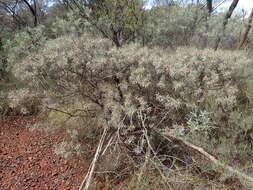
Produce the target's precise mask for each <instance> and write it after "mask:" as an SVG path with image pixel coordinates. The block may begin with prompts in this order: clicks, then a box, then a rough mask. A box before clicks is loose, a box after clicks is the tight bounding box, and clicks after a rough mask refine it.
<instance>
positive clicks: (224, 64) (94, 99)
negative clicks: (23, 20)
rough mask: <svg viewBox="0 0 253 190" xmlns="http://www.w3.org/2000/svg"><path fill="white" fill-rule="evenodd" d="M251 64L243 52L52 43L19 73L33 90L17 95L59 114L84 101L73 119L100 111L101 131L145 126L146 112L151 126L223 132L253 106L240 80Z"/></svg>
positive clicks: (85, 40)
mask: <svg viewBox="0 0 253 190" xmlns="http://www.w3.org/2000/svg"><path fill="white" fill-rule="evenodd" d="M248 63H249V60H247V59H246V55H245V54H243V53H242V52H233V54H231V53H230V52H229V51H227V52H226V51H216V52H215V51H213V50H210V49H205V50H198V49H195V48H178V49H177V50H176V52H173V53H170V51H169V50H160V49H159V48H142V47H140V46H139V45H134V44H132V45H128V46H125V47H124V48H121V49H116V48H113V47H112V46H111V43H110V42H109V41H107V40H104V39H100V40H98V39H92V38H91V37H90V36H89V35H83V36H82V37H80V38H73V37H72V36H62V37H60V38H57V39H54V40H48V41H47V42H46V43H45V45H44V46H43V47H42V48H41V49H40V50H39V51H38V52H35V53H30V54H29V55H28V56H27V57H26V58H25V59H24V60H23V61H22V62H21V63H20V64H19V65H16V67H14V69H13V72H14V73H15V76H16V77H17V78H21V79H22V80H24V81H26V87H27V88H26V91H27V92H26V93H24V89H22V90H21V91H22V93H21V92H20V93H15V94H19V95H20V97H19V98H20V99H21V100H22V99H25V100H27V94H29V95H30V96H31V95H32V96H35V97H38V98H42V99H41V100H42V102H43V104H42V105H43V107H44V108H47V107H50V108H54V109H60V108H61V107H62V106H63V105H64V104H65V105H68V104H69V105H71V104H73V102H76V101H79V102H80V105H79V106H78V108H76V110H75V109H72V112H73V113H70V114H72V115H75V113H78V114H79V115H82V116H86V117H91V116H92V115H94V114H95V115H96V117H97V118H99V120H101V127H103V126H104V125H108V126H109V127H110V128H112V129H114V130H119V129H120V130H123V131H125V132H129V131H132V130H134V131H138V130H140V129H141V126H140V125H142V124H141V123H140V122H139V120H140V118H139V117H140V113H141V114H144V115H145V125H146V126H147V127H148V128H153V129H155V130H169V131H173V132H174V133H175V134H179V135H186V134H191V133H196V132H207V131H210V130H211V131H212V130H216V131H224V125H228V124H229V123H228V122H229V118H230V117H232V115H231V114H232V113H234V111H235V110H238V109H241V107H242V106H244V104H245V102H248V101H249V100H248V97H247V96H246V94H245V93H244V92H243V90H244V89H243V88H244V86H245V84H244V83H245V82H243V80H242V79H241V77H242V76H243V75H242V74H241V75H240V73H243V69H244V68H245V67H246V65H247V64H248ZM29 89H30V90H32V91H30V90H29ZM31 92H33V93H31ZM17 105H18V104H17ZM78 114H77V115H78ZM104 127H105V126H104ZM229 130H232V128H229ZM221 136H222V135H221V134H219V137H221ZM213 137H214V138H218V136H217V137H215V136H213Z"/></svg>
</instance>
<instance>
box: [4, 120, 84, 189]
mask: <svg viewBox="0 0 253 190" xmlns="http://www.w3.org/2000/svg"><path fill="white" fill-rule="evenodd" d="M29 122H34V118H32V117H25V118H20V117H8V118H4V119H1V118H0V189H1V190H76V189H78V186H79V185H80V183H81V180H82V177H83V176H84V174H85V171H86V168H87V162H86V163H85V160H84V159H82V158H80V157H78V156H75V157H73V158H71V159H69V160H66V159H64V158H62V157H61V156H58V155H56V154H55V153H54V152H53V150H54V145H55V144H57V143H59V142H61V139H62V137H60V136H51V135H50V136H48V135H46V134H45V133H43V132H41V131H38V130H36V131H31V130H29V129H28V128H27V127H25V126H26V124H27V123H29Z"/></svg>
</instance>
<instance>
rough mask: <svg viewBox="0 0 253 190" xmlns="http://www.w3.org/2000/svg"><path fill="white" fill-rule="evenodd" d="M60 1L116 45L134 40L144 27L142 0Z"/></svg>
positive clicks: (119, 45)
mask: <svg viewBox="0 0 253 190" xmlns="http://www.w3.org/2000/svg"><path fill="white" fill-rule="evenodd" d="M62 3H63V4H64V5H65V6H67V7H68V8H70V9H72V10H77V11H78V13H79V14H80V15H81V17H82V18H83V19H85V20H86V21H88V22H89V23H90V24H92V25H93V27H94V28H96V30H98V31H99V32H100V33H101V34H102V36H103V37H105V38H108V39H110V40H112V41H113V43H114V44H115V45H116V46H117V47H121V46H122V45H123V44H126V43H128V42H130V41H133V40H135V39H136V38H137V36H136V35H137V33H138V32H139V31H140V30H141V29H142V28H143V27H144V22H145V18H144V15H145V14H144V11H145V10H144V7H143V6H144V2H143V1H142V0H102V1H98V0H92V1H77V0H64V1H62Z"/></svg>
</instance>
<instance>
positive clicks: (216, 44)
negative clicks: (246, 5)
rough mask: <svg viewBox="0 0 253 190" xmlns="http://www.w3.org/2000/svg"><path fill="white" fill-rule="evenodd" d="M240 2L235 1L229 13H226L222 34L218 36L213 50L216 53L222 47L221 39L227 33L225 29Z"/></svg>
mask: <svg viewBox="0 0 253 190" xmlns="http://www.w3.org/2000/svg"><path fill="white" fill-rule="evenodd" d="M238 2H239V0H233V2H232V4H231V5H230V7H229V10H228V12H227V13H226V15H225V17H224V20H223V23H222V28H221V31H220V34H218V36H217V38H216V40H215V41H214V47H213V49H214V50H215V51H216V50H217V49H218V47H219V45H220V41H221V38H222V37H223V36H224V33H225V29H226V26H227V24H228V19H229V18H230V17H231V15H232V14H233V12H234V10H235V8H236V6H237V4H238Z"/></svg>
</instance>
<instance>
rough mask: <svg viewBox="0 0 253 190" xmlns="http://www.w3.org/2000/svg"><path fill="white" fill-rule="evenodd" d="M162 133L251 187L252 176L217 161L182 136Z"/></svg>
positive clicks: (252, 182) (252, 183) (252, 184)
mask: <svg viewBox="0 0 253 190" xmlns="http://www.w3.org/2000/svg"><path fill="white" fill-rule="evenodd" d="M162 135H163V136H164V137H165V138H166V139H168V140H173V141H177V142H178V143H179V144H182V145H184V146H187V147H188V148H190V149H192V150H193V151H195V152H198V153H200V154H201V155H203V156H205V157H206V158H208V159H209V160H210V161H212V162H213V163H214V164H215V165H217V166H220V167H222V168H223V169H224V170H226V171H228V172H230V173H232V174H233V175H236V176H238V177H239V178H241V179H243V180H245V181H247V182H248V183H247V184H248V185H249V186H250V188H253V178H252V177H250V176H248V175H246V174H244V173H242V172H240V171H238V170H236V169H235V168H233V167H231V166H228V165H226V164H225V163H222V162H221V161H219V160H218V159H216V158H215V157H214V156H213V155H211V154H209V153H208V152H206V151H205V150H204V149H203V148H201V147H198V146H196V145H194V144H191V143H189V142H187V141H185V140H184V139H182V138H179V137H175V136H173V135H171V134H169V133H162Z"/></svg>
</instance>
